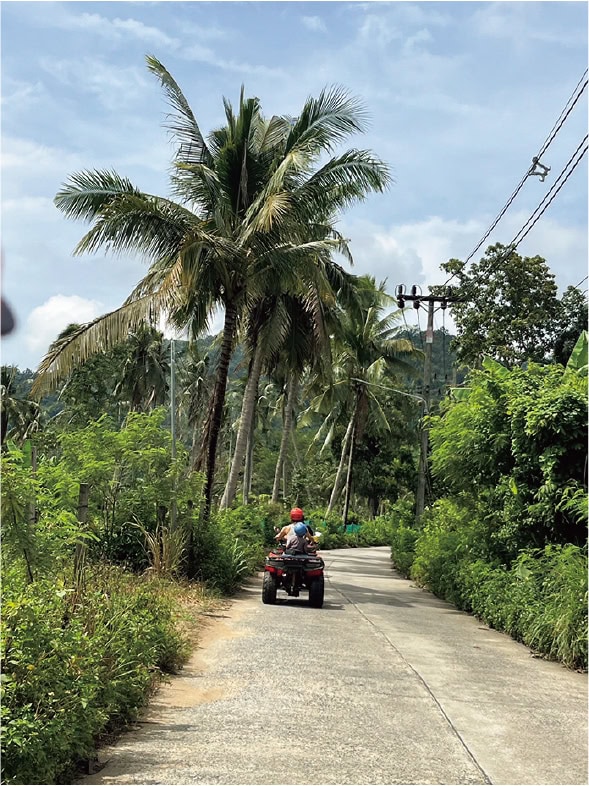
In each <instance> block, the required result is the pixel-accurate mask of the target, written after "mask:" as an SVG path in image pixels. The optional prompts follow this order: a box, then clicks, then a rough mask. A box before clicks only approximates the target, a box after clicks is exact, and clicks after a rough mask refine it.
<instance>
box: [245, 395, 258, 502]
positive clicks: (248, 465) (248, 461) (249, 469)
mask: <svg viewBox="0 0 589 786" xmlns="http://www.w3.org/2000/svg"><path fill="white" fill-rule="evenodd" d="M255 415H256V413H255V409H254V417H252V424H251V428H250V433H249V435H248V438H247V450H246V453H245V470H244V473H243V504H244V505H247V504H248V503H249V495H250V494H251V491H252V475H253V468H254V431H255V425H256V417H255Z"/></svg>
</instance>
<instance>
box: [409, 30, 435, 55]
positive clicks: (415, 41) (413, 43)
mask: <svg viewBox="0 0 589 786" xmlns="http://www.w3.org/2000/svg"><path fill="white" fill-rule="evenodd" d="M429 41H433V36H432V34H431V33H430V31H429V30H427V29H426V28H422V29H421V30H418V31H417V32H416V33H415V34H414V35H410V36H409V38H408V39H407V40H406V41H405V44H404V45H403V51H404V52H411V51H413V50H415V49H418V48H419V44H425V43H428V42H429Z"/></svg>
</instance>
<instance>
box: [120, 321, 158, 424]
mask: <svg viewBox="0 0 589 786" xmlns="http://www.w3.org/2000/svg"><path fill="white" fill-rule="evenodd" d="M124 348H125V360H124V363H123V367H122V369H121V370H120V378H119V381H118V383H117V385H116V387H115V390H114V394H115V396H122V397H124V398H125V399H126V400H127V401H128V402H129V408H130V410H131V412H147V411H148V410H150V409H153V408H154V407H157V406H160V405H162V404H165V403H166V402H167V398H168V387H169V379H170V353H169V348H168V346H167V342H165V341H164V336H163V333H161V332H160V331H159V330H157V329H156V328H154V327H153V326H151V325H139V326H138V327H137V328H136V329H135V330H134V331H132V332H131V333H130V334H129V337H128V339H127V341H126V342H125V346H124Z"/></svg>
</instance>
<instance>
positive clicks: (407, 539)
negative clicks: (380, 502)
mask: <svg viewBox="0 0 589 786" xmlns="http://www.w3.org/2000/svg"><path fill="white" fill-rule="evenodd" d="M386 518H387V520H388V521H389V522H390V532H391V534H390V545H391V559H392V561H393V565H394V567H395V568H396V569H397V570H398V571H399V573H401V574H402V575H403V576H409V573H410V571H411V565H412V564H413V560H414V558H415V544H416V542H417V538H418V535H419V530H417V529H416V527H415V505H414V501H413V499H412V498H411V497H404V498H403V499H400V500H398V501H397V502H396V503H395V504H394V505H392V506H391V508H390V510H388V511H387V513H386Z"/></svg>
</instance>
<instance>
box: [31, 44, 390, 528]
mask: <svg viewBox="0 0 589 786" xmlns="http://www.w3.org/2000/svg"><path fill="white" fill-rule="evenodd" d="M147 63H148V68H149V69H150V71H152V73H154V74H155V75H156V77H157V78H158V79H159V81H160V83H161V85H162V87H163V89H164V92H165V94H166V96H167V99H168V102H169V104H170V105H171V108H172V113H171V114H170V116H169V118H168V122H167V127H168V129H169V130H170V132H171V134H172V136H173V139H174V140H175V142H176V154H175V159H174V167H173V173H172V176H171V187H172V188H171V190H172V197H173V198H172V199H169V198H163V197H159V196H155V195H152V194H147V193H144V192H142V191H140V190H139V189H137V188H136V187H135V186H134V185H133V184H132V183H131V182H130V181H129V180H127V179H126V178H124V177H121V176H120V175H118V174H117V173H115V172H111V171H85V172H81V173H76V174H74V175H71V176H70V178H69V180H68V181H67V182H66V183H65V185H64V186H63V187H62V189H61V190H60V192H59V193H58V194H57V196H56V199H55V203H56V205H57V207H58V208H59V209H60V210H61V211H62V212H63V213H64V215H65V216H66V217H68V218H72V219H82V220H86V221H88V222H90V223H91V225H92V226H91V228H90V230H89V231H88V232H87V233H86V235H84V237H83V238H82V240H81V241H80V242H79V244H78V246H77V247H76V249H75V253H76V254H82V253H86V252H90V253H92V252H95V251H97V250H99V249H106V250H108V251H112V252H115V253H125V252H129V251H130V252H135V253H137V252H138V253H140V254H141V255H142V256H144V257H145V258H146V260H147V261H148V262H149V263H150V267H149V269H148V272H147V274H146V276H145V277H144V278H143V279H142V280H141V281H140V282H139V284H138V285H137V286H136V288H135V289H134V290H133V292H132V293H131V294H130V296H129V297H128V298H127V300H126V301H125V303H124V304H123V306H121V308H119V309H117V310H116V311H113V312H111V313H109V314H107V315H104V316H103V317H100V318H99V319H97V320H94V321H93V322H91V323H89V324H87V325H85V326H83V327H82V328H81V329H80V330H79V331H78V332H76V333H74V334H73V335H72V336H71V338H70V340H69V341H68V342H64V343H63V344H62V345H61V348H60V351H59V352H57V353H56V352H50V353H48V354H47V355H46V357H45V358H44V360H43V361H42V364H41V366H40V369H39V371H40V374H39V377H38V380H37V385H36V390H37V392H38V393H40V392H43V391H44V390H47V389H48V388H50V387H52V386H55V385H56V384H57V382H58V381H59V380H60V379H61V378H63V376H64V375H66V374H67V373H68V371H69V370H70V369H71V367H72V364H74V363H76V362H83V360H85V359H87V358H88V357H89V356H90V355H91V354H92V353H94V352H95V351H97V348H98V347H101V348H102V347H103V348H109V347H110V346H113V345H114V344H116V343H118V342H119V341H121V340H122V339H123V338H124V337H125V336H126V334H127V333H128V331H129V330H132V329H135V328H136V327H137V326H138V325H139V324H140V323H142V322H145V321H148V320H149V319H152V320H153V319H155V318H157V317H159V315H160V314H165V315H166V316H167V318H168V320H169V321H170V323H171V324H172V325H173V326H174V327H176V328H178V329H182V330H184V329H188V330H189V332H190V334H191V335H192V336H193V337H196V336H197V335H199V334H200V333H201V332H202V331H203V330H204V329H205V328H206V326H207V321H208V319H209V317H210V315H211V313H212V311H213V309H215V308H218V307H220V308H222V309H223V311H224V326H223V331H222V340H221V347H220V352H219V359H218V365H217V371H216V378H215V385H214V389H213V393H212V398H211V404H210V408H209V417H208V419H207V423H206V425H205V429H204V436H203V442H202V449H201V452H200V461H199V465H200V466H204V467H205V472H206V482H205V492H204V493H205V504H204V514H205V516H208V513H209V511H210V505H211V496H212V489H213V480H214V472H215V457H216V449H217V441H218V436H219V431H220V428H221V421H222V413H223V403H224V397H225V390H226V386H227V372H228V367H229V361H230V358H231V354H232V351H233V348H234V345H235V340H236V336H237V331H238V329H239V325H240V321H241V319H242V315H243V313H244V310H245V309H246V306H247V304H248V302H251V301H252V299H253V300H255V299H257V298H258V297H259V296H261V295H262V294H263V292H264V287H265V284H266V282H267V279H268V276H269V273H270V272H271V273H272V274H273V275H275V276H278V277H283V278H284V282H285V288H286V289H288V287H289V285H290V283H289V282H296V281H297V279H298V278H300V276H301V275H302V270H303V269H304V268H305V266H306V265H308V264H309V260H310V259H311V258H313V259H314V258H316V257H317V256H318V255H324V256H326V255H328V254H329V253H330V252H331V251H332V250H334V249H336V250H343V251H345V250H346V245H345V242H344V240H343V238H342V237H341V236H340V235H339V234H338V233H337V232H336V231H335V229H334V228H333V223H332V222H327V223H326V222H325V221H324V220H323V219H324V218H325V216H326V215H328V214H329V215H331V214H333V212H334V211H339V210H341V209H343V208H345V207H346V206H347V205H348V204H350V203H351V202H353V201H355V200H357V199H360V198H362V197H363V196H364V195H365V194H366V193H367V192H369V191H371V190H372V191H382V190H383V189H384V188H385V187H386V185H387V184H388V182H389V180H390V178H389V173H388V168H387V167H386V166H385V165H384V164H383V163H382V162H381V161H379V160H378V159H376V158H375V157H374V156H373V155H372V154H371V153H369V152H367V151H362V150H350V151H348V152H345V153H343V154H341V155H339V156H334V155H332V153H333V150H334V148H335V146H336V145H338V144H339V143H340V142H341V141H342V140H343V139H345V138H346V137H348V136H349V135H350V134H353V133H356V132H358V131H361V130H362V129H363V126H364V113H363V109H362V107H361V105H360V104H359V102H358V101H357V100H356V99H354V98H351V97H350V96H348V95H347V93H345V91H343V90H341V89H339V88H331V89H325V90H323V91H322V92H321V94H320V95H319V97H318V98H309V99H308V100H307V101H306V102H305V105H304V106H303V109H302V111H301V113H300V115H299V116H298V118H296V120H294V121H293V120H292V119H291V118H287V117H280V116H274V117H272V118H271V119H270V120H266V119H265V118H264V117H263V115H262V113H261V108H260V102H259V100H258V99H256V98H249V99H246V98H245V97H244V93H243V89H242V92H241V96H240V101H239V109H238V111H237V113H235V112H234V111H233V108H232V107H231V104H230V103H229V102H228V101H227V100H225V99H224V107H225V116H226V123H225V125H224V126H223V127H221V128H219V129H216V130H214V131H213V132H211V133H210V134H209V135H208V137H207V138H206V139H205V137H204V136H203V134H202V133H201V131H200V128H199V126H198V124H197V122H196V119H195V117H194V114H193V112H192V110H191V108H190V106H189V104H188V101H187V100H186V98H185V96H184V94H183V93H182V91H181V90H180V88H179V86H178V85H177V83H176V82H175V80H174V79H173V78H172V76H171V75H170V74H169V72H168V71H167V70H166V69H165V68H164V66H163V65H162V64H161V63H160V62H159V61H158V60H157V59H156V58H154V57H151V56H150V57H148V58H147ZM326 156H329V158H328V160H327V161H326V162H325V163H322V161H324V159H325V157H326ZM327 206H328V208H327Z"/></svg>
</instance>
